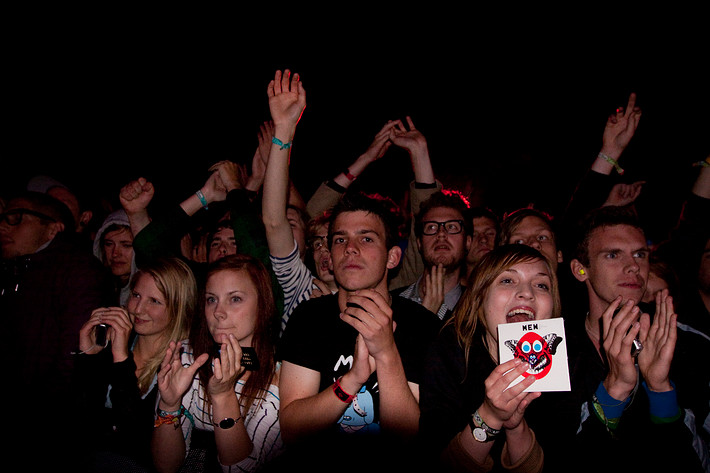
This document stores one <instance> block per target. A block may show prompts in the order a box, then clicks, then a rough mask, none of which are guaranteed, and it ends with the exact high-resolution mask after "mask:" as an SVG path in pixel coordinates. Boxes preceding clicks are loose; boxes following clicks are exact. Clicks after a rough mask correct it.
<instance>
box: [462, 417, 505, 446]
mask: <svg viewBox="0 0 710 473" xmlns="http://www.w3.org/2000/svg"><path fill="white" fill-rule="evenodd" d="M469 425H470V426H471V432H472V433H473V438H474V439H476V440H477V441H478V442H492V441H494V440H495V439H496V437H497V436H498V434H500V430H497V429H494V428H493V427H490V426H489V425H488V424H486V423H485V422H483V419H481V416H480V415H479V414H478V409H476V412H474V413H473V415H472V416H471V420H470V421H469Z"/></svg>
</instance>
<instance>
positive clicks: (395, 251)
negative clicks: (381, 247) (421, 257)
mask: <svg viewBox="0 0 710 473" xmlns="http://www.w3.org/2000/svg"><path fill="white" fill-rule="evenodd" d="M400 259H402V248H400V247H399V246H393V247H392V248H390V250H389V251H388V252H387V269H394V268H396V267H397V265H398V264H399V260H400Z"/></svg>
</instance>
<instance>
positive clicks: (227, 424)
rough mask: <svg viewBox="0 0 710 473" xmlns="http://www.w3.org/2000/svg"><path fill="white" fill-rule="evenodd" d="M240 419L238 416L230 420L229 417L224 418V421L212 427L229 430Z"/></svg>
mask: <svg viewBox="0 0 710 473" xmlns="http://www.w3.org/2000/svg"><path fill="white" fill-rule="evenodd" d="M241 418H242V416H239V417H237V418H236V419H232V418H231V417H225V418H224V419H222V420H220V421H219V423H217V424H214V425H215V426H217V427H219V428H220V429H231V428H232V427H234V425H235V424H236V423H237V422H238V421H239V419H241Z"/></svg>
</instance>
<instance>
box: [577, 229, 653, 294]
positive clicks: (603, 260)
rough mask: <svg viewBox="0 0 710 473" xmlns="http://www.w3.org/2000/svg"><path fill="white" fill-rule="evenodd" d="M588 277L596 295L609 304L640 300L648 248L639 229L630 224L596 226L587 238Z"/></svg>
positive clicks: (647, 264) (647, 270) (646, 277)
mask: <svg viewBox="0 0 710 473" xmlns="http://www.w3.org/2000/svg"><path fill="white" fill-rule="evenodd" d="M588 253H589V268H587V270H586V272H587V273H588V280H589V283H590V284H591V287H592V292H593V294H594V295H596V297H598V298H600V299H602V300H604V301H606V302H608V303H611V302H612V301H613V300H614V299H615V298H616V297H618V296H619V295H621V296H622V297H623V299H624V301H627V300H629V299H631V300H633V301H635V302H639V301H641V299H642V297H643V294H644V292H645V291H646V284H647V283H648V272H649V267H650V266H649V260H648V257H649V249H648V247H647V245H646V238H645V237H644V234H643V232H642V231H641V230H639V229H638V228H635V227H633V226H630V225H615V226H609V227H599V228H597V229H595V230H593V231H592V234H591V238H590V239H589V248H588Z"/></svg>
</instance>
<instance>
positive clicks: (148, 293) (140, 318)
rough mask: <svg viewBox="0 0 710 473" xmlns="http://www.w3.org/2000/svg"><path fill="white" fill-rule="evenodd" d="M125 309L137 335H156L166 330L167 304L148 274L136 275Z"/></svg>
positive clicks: (168, 320) (167, 318)
mask: <svg viewBox="0 0 710 473" xmlns="http://www.w3.org/2000/svg"><path fill="white" fill-rule="evenodd" d="M127 309H128V315H129V316H130V317H131V322H133V329H134V330H135V331H136V333H138V334H139V335H143V336H146V335H158V334H159V333H161V332H163V331H164V330H166V329H167V328H168V324H169V322H170V314H169V313H168V306H167V302H166V300H165V296H164V295H163V293H162V292H160V290H159V289H158V285H157V284H156V283H155V279H153V276H151V275H150V274H146V273H139V274H138V279H137V280H136V284H135V286H134V288H133V292H132V293H131V297H130V298H129V299H128V307H127Z"/></svg>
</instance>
